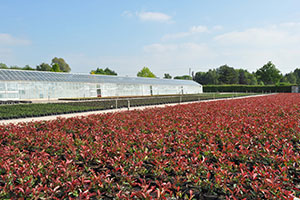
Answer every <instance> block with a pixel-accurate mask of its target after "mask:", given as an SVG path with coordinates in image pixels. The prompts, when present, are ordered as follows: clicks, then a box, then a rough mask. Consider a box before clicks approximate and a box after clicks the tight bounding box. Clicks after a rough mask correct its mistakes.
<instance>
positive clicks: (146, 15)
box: [122, 10, 172, 23]
mask: <svg viewBox="0 0 300 200" xmlns="http://www.w3.org/2000/svg"><path fill="white" fill-rule="evenodd" d="M122 16H125V17H134V16H135V17H137V18H139V19H140V20H141V21H154V22H163V23H170V22H172V17H171V16H170V15H167V14H165V13H162V12H146V11H141V12H131V11H128V10H126V11H124V12H123V13H122Z"/></svg>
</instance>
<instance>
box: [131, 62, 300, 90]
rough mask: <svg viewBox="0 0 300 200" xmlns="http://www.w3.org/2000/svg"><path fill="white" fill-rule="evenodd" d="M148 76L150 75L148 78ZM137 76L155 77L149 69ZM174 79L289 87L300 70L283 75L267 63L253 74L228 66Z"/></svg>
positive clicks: (298, 80)
mask: <svg viewBox="0 0 300 200" xmlns="http://www.w3.org/2000/svg"><path fill="white" fill-rule="evenodd" d="M149 74H151V75H150V76H149ZM137 76H142V77H152V78H154V77H156V76H155V75H154V74H153V73H152V72H151V71H150V69H149V68H147V67H144V68H143V69H142V70H141V71H140V72H139V73H138V74H137ZM163 78H165V79H172V76H171V75H170V74H169V73H165V74H164V77H163ZM174 79H182V80H194V81H196V82H198V83H200V84H202V85H232V84H240V85H277V84H279V85H289V84H300V69H298V68H296V69H295V70H294V71H292V72H290V73H287V74H285V75H283V74H282V73H281V72H280V71H279V69H277V68H276V66H275V65H274V64H273V63H272V62H271V61H269V62H268V63H266V64H265V65H263V66H262V67H261V68H259V69H258V70H256V71H255V72H252V73H250V72H249V71H248V70H245V69H234V68H233V67H230V66H228V65H222V66H220V67H218V68H216V69H210V70H208V71H207V72H196V73H195V74H194V73H193V74H192V76H190V75H183V76H175V77H174Z"/></svg>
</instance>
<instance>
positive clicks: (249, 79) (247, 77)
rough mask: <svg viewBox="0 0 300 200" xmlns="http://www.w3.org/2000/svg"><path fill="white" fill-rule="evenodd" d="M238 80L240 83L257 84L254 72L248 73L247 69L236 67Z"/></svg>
mask: <svg viewBox="0 0 300 200" xmlns="http://www.w3.org/2000/svg"><path fill="white" fill-rule="evenodd" d="M237 72H238V76H239V81H238V83H239V84H241V85H257V80H256V77H255V75H254V74H251V73H249V72H248V71H247V70H244V69H238V70H237Z"/></svg>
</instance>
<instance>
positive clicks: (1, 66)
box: [0, 63, 8, 69]
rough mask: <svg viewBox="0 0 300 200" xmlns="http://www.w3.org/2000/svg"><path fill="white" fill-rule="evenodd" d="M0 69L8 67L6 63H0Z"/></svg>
mask: <svg viewBox="0 0 300 200" xmlns="http://www.w3.org/2000/svg"><path fill="white" fill-rule="evenodd" d="M0 69H8V67H7V65H6V64H4V63H0Z"/></svg>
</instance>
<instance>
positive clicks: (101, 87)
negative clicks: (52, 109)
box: [0, 69, 203, 100]
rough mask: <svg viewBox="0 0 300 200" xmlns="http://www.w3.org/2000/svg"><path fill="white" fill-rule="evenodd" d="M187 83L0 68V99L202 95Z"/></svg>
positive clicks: (182, 81) (192, 85)
mask: <svg viewBox="0 0 300 200" xmlns="http://www.w3.org/2000/svg"><path fill="white" fill-rule="evenodd" d="M202 92H203V90H202V85H200V84H198V83H196V82H194V81H190V80H173V79H158V78H140V77H120V76H106V75H90V74H73V73H61V72H41V71H25V70H9V69H0V100H17V99H20V100H26V99H58V98H79V97H97V96H101V97H110V96H111V97H115V96H151V95H170V94H197V93H202Z"/></svg>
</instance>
